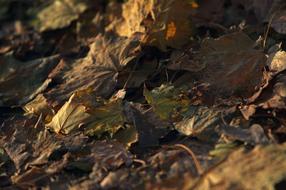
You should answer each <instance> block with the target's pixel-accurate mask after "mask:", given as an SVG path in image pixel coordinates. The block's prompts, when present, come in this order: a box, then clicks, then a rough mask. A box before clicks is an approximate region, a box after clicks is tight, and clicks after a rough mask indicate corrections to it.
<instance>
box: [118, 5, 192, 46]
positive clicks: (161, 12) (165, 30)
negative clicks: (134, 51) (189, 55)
mask: <svg viewBox="0 0 286 190" xmlns="http://www.w3.org/2000/svg"><path fill="white" fill-rule="evenodd" d="M192 9H193V6H192V1H187V0H144V1H138V0H130V1H128V2H126V3H125V4H124V5H123V12H122V16H123V18H124V20H123V22H122V23H119V24H118V26H117V30H116V31H117V32H118V34H119V35H121V36H131V35H133V34H134V33H136V32H142V33H144V34H146V39H145V42H146V43H147V45H154V46H156V47H158V48H160V49H162V50H166V48H167V47H173V48H180V47H182V45H184V44H186V42H188V40H189V38H190V36H191V35H192V26H191V14H190V13H191V10H192Z"/></svg>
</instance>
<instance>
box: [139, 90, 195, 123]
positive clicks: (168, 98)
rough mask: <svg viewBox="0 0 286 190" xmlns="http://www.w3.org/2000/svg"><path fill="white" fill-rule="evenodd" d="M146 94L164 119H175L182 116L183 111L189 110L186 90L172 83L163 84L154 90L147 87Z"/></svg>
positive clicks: (148, 100) (157, 112)
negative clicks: (171, 84) (177, 87)
mask: <svg viewBox="0 0 286 190" xmlns="http://www.w3.org/2000/svg"><path fill="white" fill-rule="evenodd" d="M144 96H145V99H146V100H147V102H148V103H149V104H150V105H151V106H152V107H153V109H154V111H155V113H156V114H158V115H159V116H160V118H161V119H163V120H173V119H176V118H177V117H180V116H181V113H182V112H186V111H187V109H188V107H189V103H190V100H189V99H188V97H187V96H186V92H184V91H183V90H180V89H176V88H174V86H170V85H161V86H160V87H158V88H155V89H153V90H152V91H149V90H147V89H146V88H145V89H144ZM177 119H178V118H177Z"/></svg>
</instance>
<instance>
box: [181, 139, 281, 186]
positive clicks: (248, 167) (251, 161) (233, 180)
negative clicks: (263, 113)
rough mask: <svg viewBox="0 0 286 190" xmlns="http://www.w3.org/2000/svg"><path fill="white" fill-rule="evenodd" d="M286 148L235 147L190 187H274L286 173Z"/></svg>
mask: <svg viewBox="0 0 286 190" xmlns="http://www.w3.org/2000/svg"><path fill="white" fill-rule="evenodd" d="M285 150H286V146H285V144H282V145H269V146H258V147H256V148H255V149H253V150H252V151H250V152H245V150H244V149H240V150H238V151H235V152H233V153H232V154H231V155H230V156H229V157H228V158H227V159H226V160H225V161H223V162H222V163H221V164H219V165H218V166H216V167H215V168H212V170H210V171H209V172H208V173H206V174H205V175H204V177H203V178H202V179H201V180H199V182H198V183H197V184H196V185H195V186H192V187H189V189H198V190H201V189H203V190H208V189H233V188H235V189H273V190H274V189H275V185H276V184H278V183H279V182H281V181H283V180H285V177H286V176H285V171H286V162H285V161H286V155H285ZM249 179H251V180H249ZM254 181H255V183H253V182H254ZM186 189H187V188H186Z"/></svg>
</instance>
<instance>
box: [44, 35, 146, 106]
mask: <svg viewBox="0 0 286 190" xmlns="http://www.w3.org/2000/svg"><path fill="white" fill-rule="evenodd" d="M139 44H140V43H139V41H138V40H137V39H136V37H135V38H128V39H127V38H124V37H121V38H108V37H104V36H98V37H97V38H96V39H95V41H94V43H92V44H91V45H90V51H89V53H88V55H87V56H86V57H85V58H82V59H77V60H67V61H62V62H61V64H60V65H59V66H58V68H56V69H55V70H54V72H53V73H52V74H51V75H50V78H51V80H52V81H54V82H55V83H56V84H57V85H56V86H55V87H54V88H53V89H51V90H49V91H48V92H46V93H44V96H45V97H46V98H47V99H48V102H52V106H53V107H56V106H58V105H61V103H62V102H63V101H66V100H67V99H68V98H69V97H70V96H71V95H72V94H73V93H74V92H75V91H77V90H85V89H92V91H93V93H94V94H95V95H97V96H102V97H104V98H107V97H110V96H111V95H112V94H113V93H114V90H115V87H116V85H117V82H118V75H119V73H120V72H121V71H122V70H123V69H124V68H125V67H126V66H127V65H128V64H132V63H133V64H134V60H135V59H136V57H137V56H138V54H137V52H136V50H137V48H139ZM127 75H128V73H127ZM145 77H147V76H145ZM135 79H136V78H135Z"/></svg>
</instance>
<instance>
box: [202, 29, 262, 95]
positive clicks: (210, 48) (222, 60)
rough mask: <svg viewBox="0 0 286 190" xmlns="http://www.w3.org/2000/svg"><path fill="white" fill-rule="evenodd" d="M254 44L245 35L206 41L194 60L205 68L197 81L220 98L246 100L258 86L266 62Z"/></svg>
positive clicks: (229, 35)
mask: <svg viewBox="0 0 286 190" xmlns="http://www.w3.org/2000/svg"><path fill="white" fill-rule="evenodd" d="M254 45H255V43H254V41H252V40H251V39H250V38H249V37H248V36H247V35H246V34H244V33H233V34H228V35H225V36H222V37H220V38H218V39H206V40H205V41H203V42H202V45H201V50H200V52H199V54H198V58H197V60H200V62H201V64H202V65H205V69H203V70H201V71H200V72H199V73H198V78H199V81H202V82H207V83H209V84H210V85H211V88H213V89H215V91H216V93H220V94H222V95H223V96H229V95H234V94H236V95H241V96H243V97H249V96H250V95H252V94H253V93H254V92H255V87H256V86H260V84H261V81H262V77H263V67H264V66H265V62H266V56H265V55H264V54H263V53H262V51H259V50H255V49H254V48H253V47H254Z"/></svg>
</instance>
